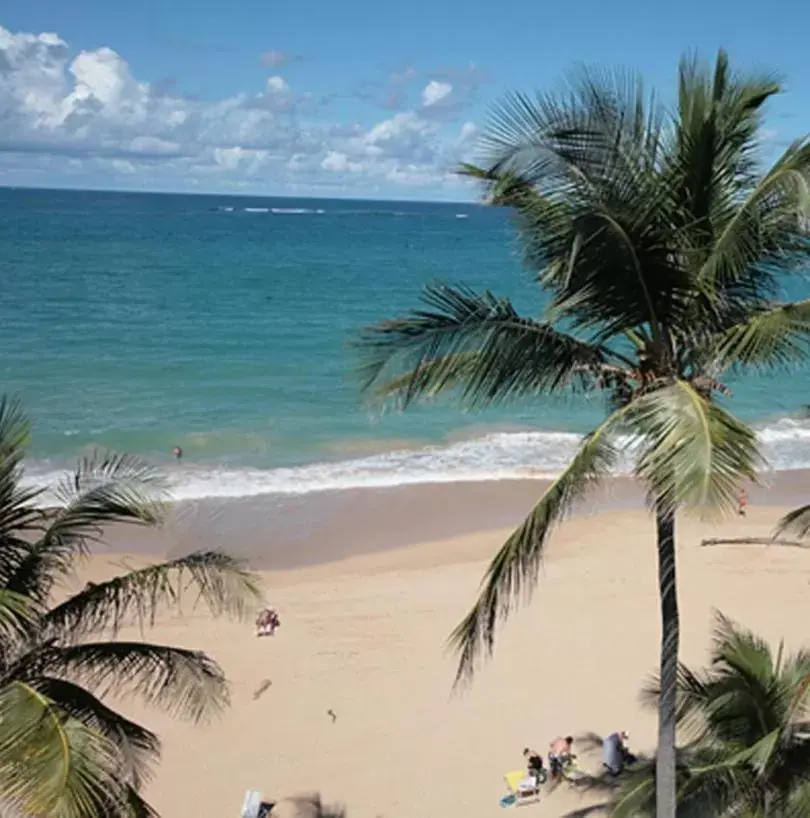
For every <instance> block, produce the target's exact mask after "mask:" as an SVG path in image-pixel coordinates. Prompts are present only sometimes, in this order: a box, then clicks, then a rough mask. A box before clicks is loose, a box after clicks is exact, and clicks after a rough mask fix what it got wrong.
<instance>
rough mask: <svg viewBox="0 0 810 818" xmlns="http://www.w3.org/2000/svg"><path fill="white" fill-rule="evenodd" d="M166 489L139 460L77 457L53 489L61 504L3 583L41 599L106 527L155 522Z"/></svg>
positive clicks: (112, 456) (117, 456) (102, 455)
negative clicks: (74, 466) (73, 469)
mask: <svg viewBox="0 0 810 818" xmlns="http://www.w3.org/2000/svg"><path fill="white" fill-rule="evenodd" d="M165 492H166V483H165V480H164V479H163V478H162V477H161V475H160V473H159V472H158V471H156V470H155V469H154V468H153V467H151V466H149V465H148V464H146V463H144V462H143V461H142V460H140V459H139V458H136V457H132V456H131V455H123V454H114V453H109V452H108V453H102V452H99V453H97V454H95V455H93V456H92V457H88V458H85V459H83V460H81V461H80V462H79V463H78V464H77V467H76V470H75V471H74V473H73V474H71V475H70V476H68V477H66V478H65V479H64V480H63V481H62V482H61V484H59V485H58V486H57V487H56V488H55V489H54V492H53V493H54V495H55V498H56V499H57V501H58V502H59V503H61V504H62V505H61V506H60V507H59V508H57V509H54V510H52V511H51V512H49V515H48V516H47V518H45V520H44V522H43V524H42V527H41V532H40V536H39V538H38V539H37V540H35V541H34V542H32V543H30V545H29V546H28V547H27V549H26V553H25V556H24V558H23V559H22V560H21V561H20V562H19V564H18V565H16V566H15V570H14V572H13V574H12V575H11V576H9V577H8V579H7V582H6V587H7V588H8V589H9V590H12V591H17V592H19V593H24V594H28V595H30V596H32V597H33V598H35V599H37V600H39V601H45V600H46V599H47V597H48V595H49V594H50V592H51V589H52V588H53V584H54V582H55V581H56V580H57V579H60V578H62V577H64V576H66V575H67V574H69V573H70V572H71V571H72V570H73V568H74V567H75V565H76V561H77V560H78V559H80V558H82V557H84V556H86V555H87V554H88V549H89V546H90V545H91V544H92V543H97V542H100V540H101V537H102V536H103V532H104V529H105V527H106V526H109V525H113V524H117V523H124V524H138V525H157V524H158V523H159V522H160V521H161V520H162V513H163V503H162V501H163V500H164V499H165V497H166V494H165Z"/></svg>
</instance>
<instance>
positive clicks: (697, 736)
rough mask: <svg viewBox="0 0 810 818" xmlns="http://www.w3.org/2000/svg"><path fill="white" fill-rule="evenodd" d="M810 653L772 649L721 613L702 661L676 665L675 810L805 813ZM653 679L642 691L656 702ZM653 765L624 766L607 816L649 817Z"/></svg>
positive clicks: (809, 772) (786, 816)
mask: <svg viewBox="0 0 810 818" xmlns="http://www.w3.org/2000/svg"><path fill="white" fill-rule="evenodd" d="M808 679H810V653H808V652H807V651H806V650H800V651H797V652H796V653H793V654H789V653H787V652H786V651H785V647H784V645H783V644H780V645H779V646H778V649H777V650H776V651H774V650H772V649H771V648H770V646H769V645H768V644H767V643H766V642H765V641H763V640H762V639H761V638H759V637H758V636H756V635H755V634H753V633H751V632H750V631H748V630H746V629H744V628H741V627H740V626H739V625H737V624H735V623H734V622H732V621H730V620H729V619H727V618H726V617H724V616H723V615H722V614H718V615H717V617H716V625H715V635H714V645H713V648H712V653H711V659H710V664H709V667H708V668H707V669H705V670H700V671H692V670H690V669H689V668H687V667H685V666H681V667H680V668H679V671H678V684H677V691H678V697H677V700H678V722H679V725H680V728H681V731H682V734H683V737H684V739H685V742H686V743H685V745H684V746H683V747H682V748H681V749H680V750H679V753H678V790H679V799H678V814H679V815H684V816H689V815H694V816H698V815H714V816H738V817H739V818H757V816H762V815H769V816H778V818H798V816H801V815H808V814H810V685H808ZM658 695H659V686H658V684H657V681H656V682H654V683H653V684H652V685H650V686H649V687H648V688H647V689H646V690H645V692H644V700H645V701H646V702H647V703H648V704H650V705H653V706H654V705H656V704H657V701H658ZM654 807H655V798H654V774H653V768H652V765H650V764H642V765H641V766H640V767H639V768H638V769H635V770H633V771H632V772H631V773H629V774H628V775H627V776H626V777H625V779H624V781H623V782H622V784H621V786H620V787H619V789H618V791H617V792H616V794H615V795H614V797H613V798H612V800H611V802H610V804H609V811H610V814H611V815H613V816H615V818H622V816H638V815H653V814H654Z"/></svg>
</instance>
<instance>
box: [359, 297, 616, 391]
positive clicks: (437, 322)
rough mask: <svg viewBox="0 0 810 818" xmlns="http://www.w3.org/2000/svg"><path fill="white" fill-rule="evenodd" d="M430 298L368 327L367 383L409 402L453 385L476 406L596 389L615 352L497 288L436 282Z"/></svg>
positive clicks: (364, 349) (364, 343) (364, 341)
mask: <svg viewBox="0 0 810 818" xmlns="http://www.w3.org/2000/svg"><path fill="white" fill-rule="evenodd" d="M423 301H424V303H425V309H423V310H415V311H413V312H411V313H410V314H409V315H407V316H405V317H404V318H400V319H395V320H392V321H384V322H382V323H381V324H378V325H377V326H374V327H371V328H369V329H368V330H366V332H365V333H364V334H363V335H362V336H361V338H360V341H359V343H358V346H359V348H360V351H361V354H362V356H363V359H364V360H363V365H362V368H361V376H362V381H363V388H364V389H365V390H366V391H373V392H374V393H376V394H377V395H379V396H393V397H395V398H397V399H398V403H399V404H400V405H401V406H402V407H405V406H408V405H409V404H410V403H412V402H414V401H415V400H417V399H419V398H422V397H425V396H432V395H435V394H437V393H438V392H440V391H443V390H445V389H452V388H459V389H460V393H461V399H462V401H463V402H465V403H468V404H470V405H474V406H480V405H486V404H489V403H493V402H497V401H504V400H508V399H510V398H513V397H517V396H523V395H537V394H547V393H551V392H556V391H559V390H561V389H563V388H565V387H579V388H581V389H587V388H593V386H594V385H595V383H596V381H597V379H598V377H599V373H600V369H601V367H602V366H603V365H605V363H606V361H607V359H608V357H609V355H610V354H611V353H609V352H608V351H607V350H605V349H603V348H601V347H599V346H595V345H593V344H590V343H588V342H586V341H581V340H579V339H577V338H574V337H573V336H570V335H567V334H566V333H564V332H561V331H559V330H557V329H555V328H554V327H553V326H551V325H550V324H546V323H540V322H537V321H534V320H532V319H528V318H524V317H522V316H521V315H520V314H519V313H518V312H517V310H516V309H515V308H514V306H513V305H512V303H511V302H510V301H509V300H508V299H506V298H499V297H497V296H495V295H493V294H492V293H490V292H485V293H480V294H479V293H475V292H473V291H472V290H469V289H467V288H465V287H450V286H447V285H443V284H437V285H433V286H430V287H427V288H426V289H425V292H424V295H423Z"/></svg>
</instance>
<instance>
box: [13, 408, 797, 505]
mask: <svg viewBox="0 0 810 818" xmlns="http://www.w3.org/2000/svg"><path fill="white" fill-rule="evenodd" d="M759 438H760V441H761V444H762V449H763V452H764V454H765V455H766V457H767V458H768V461H769V463H770V464H771V466H772V467H773V468H774V469H776V470H791V469H801V468H810V421H808V420H795V419H789V418H783V419H780V420H777V421H775V422H773V423H771V424H768V425H766V426H763V427H762V428H761V429H760V430H759ZM579 441H580V437H579V436H578V435H575V434H570V433H567V432H498V433H495V434H488V435H484V436H482V437H478V438H474V439H470V440H464V441H461V442H457V443H452V444H450V445H445V446H426V447H423V448H417V449H397V450H396V451H389V452H383V453H380V454H374V455H370V456H367V457H361V458H354V459H350V460H341V461H334V462H320V463H311V464H308V465H303V466H297V467H292V468H276V469H258V468H238V467H229V466H218V465H215V464H211V465H202V464H196V463H193V462H191V461H188V462H185V463H183V464H182V466H180V467H179V468H173V469H171V470H170V472H169V475H170V480H171V483H172V492H173V496H174V497H175V498H177V499H180V500H190V499H199V498H203V497H250V496H255V495H261V494H287V495H295V494H308V493H310V492H315V491H329V490H332V491H335V490H342V489H352V488H362V487H386V486H402V485H415V484H425V483H451V482H458V481H465V480H473V481H481V480H509V479H549V478H552V477H554V476H556V475H557V474H559V473H560V471H561V470H562V469H563V468H564V467H565V465H566V464H567V463H568V462H569V460H570V458H571V455H572V454H573V453H574V451H575V450H576V447H577V444H578V443H579ZM627 466H628V464H624V465H620V467H619V470H618V471H619V472H620V473H621V472H626V470H627ZM62 476H64V472H60V471H58V470H56V469H54V468H53V467H48V466H46V464H40V465H39V466H37V465H36V464H35V465H34V467H33V468H31V469H29V472H28V474H27V477H28V481H29V482H30V483H33V484H36V485H40V486H42V485H53V483H54V482H56V481H57V480H58V479H59V478H60V477H62Z"/></svg>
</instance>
